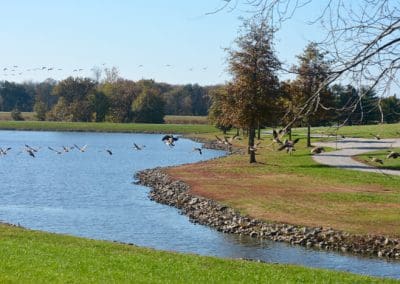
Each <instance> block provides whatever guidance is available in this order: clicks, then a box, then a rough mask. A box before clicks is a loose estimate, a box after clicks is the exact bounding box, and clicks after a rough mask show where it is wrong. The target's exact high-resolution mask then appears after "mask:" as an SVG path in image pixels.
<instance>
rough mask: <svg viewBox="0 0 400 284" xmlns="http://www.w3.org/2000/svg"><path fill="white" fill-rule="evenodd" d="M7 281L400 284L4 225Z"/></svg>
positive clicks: (1, 241)
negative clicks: (159, 249)
mask: <svg viewBox="0 0 400 284" xmlns="http://www.w3.org/2000/svg"><path fill="white" fill-rule="evenodd" d="M0 247H1V250H0V282H2V283H54V282H56V283H398V281H395V280H391V279H378V278H372V277H366V276H359V275H354V274H349V273H343V272H336V271H328V270H322V269H309V268H304V267H299V266H294V265H278V264H263V263H256V262H248V261H243V260H229V259H218V258H214V257H201V256H196V255H184V254H178V253H171V252H163V251H156V250H152V249H146V248H139V247H135V246H128V245H123V244H115V243H110V242H104V241H95V240H87V239H82V238H76V237H70V236H64V235H56V234H50V233H44V232H38V231H29V230H25V229H21V228H15V227H9V226H6V225H0Z"/></svg>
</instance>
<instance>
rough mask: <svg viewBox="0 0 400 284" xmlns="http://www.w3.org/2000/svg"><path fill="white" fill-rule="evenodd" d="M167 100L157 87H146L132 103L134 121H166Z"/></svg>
mask: <svg viewBox="0 0 400 284" xmlns="http://www.w3.org/2000/svg"><path fill="white" fill-rule="evenodd" d="M164 105H165V102H164V100H163V99H162V97H161V96H160V94H159V93H158V92H157V90H155V89H144V90H143V91H142V92H141V93H140V94H139V96H138V97H137V98H136V99H135V101H134V102H133V104H132V112H133V121H134V122H145V123H163V122H164Z"/></svg>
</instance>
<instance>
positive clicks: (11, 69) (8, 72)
mask: <svg viewBox="0 0 400 284" xmlns="http://www.w3.org/2000/svg"><path fill="white" fill-rule="evenodd" d="M101 65H102V66H103V67H105V66H106V63H102V64H101ZM144 67H145V66H144V65H143V64H139V65H137V68H144ZM164 67H165V68H173V67H174V66H173V65H171V64H165V65H164ZM195 69H196V68H194V67H190V68H188V69H187V70H188V71H190V72H191V71H194V70H195ZM207 69H208V66H204V67H200V68H199V69H198V70H202V71H206V70H207ZM0 70H2V71H3V76H17V75H19V76H21V75H23V74H25V73H32V72H53V71H63V70H65V69H63V68H58V67H54V66H40V67H34V68H22V67H20V66H18V65H13V66H8V67H2V68H1V69H0ZM85 70H87V69H84V68H80V67H79V68H78V67H77V68H74V69H72V70H70V71H72V73H80V72H82V71H85ZM95 70H96V67H93V68H91V69H90V71H95Z"/></svg>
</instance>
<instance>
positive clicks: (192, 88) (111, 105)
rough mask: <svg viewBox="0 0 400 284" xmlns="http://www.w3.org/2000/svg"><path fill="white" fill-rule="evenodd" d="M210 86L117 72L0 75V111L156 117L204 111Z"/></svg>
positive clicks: (44, 116) (78, 117)
mask: <svg viewBox="0 0 400 284" xmlns="http://www.w3.org/2000/svg"><path fill="white" fill-rule="evenodd" d="M213 88H215V87H212V86H210V87H202V86H199V85H197V84H187V85H170V84H166V83H158V82H155V81H154V80H140V81H136V82H135V81H131V80H125V79H121V78H115V79H113V80H109V81H104V82H101V83H99V82H96V81H94V80H92V79H89V78H80V77H75V78H73V77H69V78H67V79H65V80H62V81H58V82H57V81H55V80H52V79H47V80H46V81H44V82H41V83H33V82H25V83H14V82H8V81H1V82H0V111H7V112H10V111H11V112H12V114H14V115H13V118H14V119H18V115H15V114H18V112H31V111H34V112H36V115H37V119H39V120H53V121H96V122H101V121H111V122H154V123H160V122H163V117H164V115H192V116H198V115H202V116H204V115H207V114H208V108H209V106H210V99H209V96H208V93H209V91H210V90H212V89H213Z"/></svg>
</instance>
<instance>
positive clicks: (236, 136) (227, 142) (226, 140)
mask: <svg viewBox="0 0 400 284" xmlns="http://www.w3.org/2000/svg"><path fill="white" fill-rule="evenodd" d="M238 137H239V135H237V134H235V135H233V136H232V137H227V136H224V141H225V144H227V145H232V142H233V140H235V139H237V138H238Z"/></svg>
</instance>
